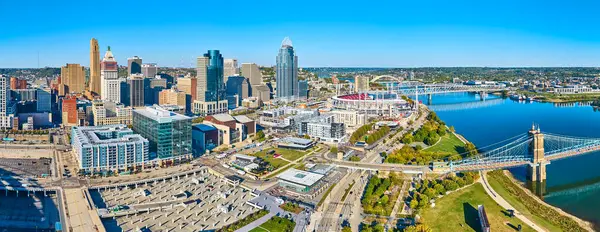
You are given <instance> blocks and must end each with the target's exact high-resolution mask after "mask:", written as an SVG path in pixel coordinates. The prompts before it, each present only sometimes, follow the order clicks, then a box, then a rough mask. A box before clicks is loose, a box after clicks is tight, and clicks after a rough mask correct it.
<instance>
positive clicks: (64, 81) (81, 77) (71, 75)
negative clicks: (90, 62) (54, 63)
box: [58, 64, 85, 96]
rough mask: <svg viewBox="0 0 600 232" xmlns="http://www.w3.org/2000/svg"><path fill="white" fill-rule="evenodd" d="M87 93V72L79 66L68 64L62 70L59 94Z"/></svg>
mask: <svg viewBox="0 0 600 232" xmlns="http://www.w3.org/2000/svg"><path fill="white" fill-rule="evenodd" d="M83 91H85V70H84V68H83V67H82V66H81V65H79V64H67V65H65V66H63V67H62V68H61V69H60V86H59V88H58V94H59V95H60V96H64V95H66V94H68V93H82V92H83Z"/></svg>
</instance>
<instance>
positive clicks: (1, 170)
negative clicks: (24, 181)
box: [0, 158, 52, 177]
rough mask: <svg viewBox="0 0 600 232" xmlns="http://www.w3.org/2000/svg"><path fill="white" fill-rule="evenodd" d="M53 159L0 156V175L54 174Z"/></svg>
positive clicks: (31, 175)
mask: <svg viewBox="0 0 600 232" xmlns="http://www.w3.org/2000/svg"><path fill="white" fill-rule="evenodd" d="M51 165H52V159H50V158H40V159H16V158H14V159H13V158H0V176H21V177H42V176H43V175H48V176H51V175H52V170H51Z"/></svg>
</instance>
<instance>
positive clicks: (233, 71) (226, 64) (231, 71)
mask: <svg viewBox="0 0 600 232" xmlns="http://www.w3.org/2000/svg"><path fill="white" fill-rule="evenodd" d="M239 74H240V73H239V70H238V62H237V60H236V59H224V60H223V83H227V78H229V77H230V76H237V75H239Z"/></svg>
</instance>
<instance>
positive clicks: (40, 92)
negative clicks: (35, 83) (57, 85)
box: [36, 88, 52, 112]
mask: <svg viewBox="0 0 600 232" xmlns="http://www.w3.org/2000/svg"><path fill="white" fill-rule="evenodd" d="M36 101H37V102H36V108H37V112H52V94H51V93H50V89H48V88H45V89H41V88H39V89H36Z"/></svg>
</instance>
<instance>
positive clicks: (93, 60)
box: [89, 38, 102, 95]
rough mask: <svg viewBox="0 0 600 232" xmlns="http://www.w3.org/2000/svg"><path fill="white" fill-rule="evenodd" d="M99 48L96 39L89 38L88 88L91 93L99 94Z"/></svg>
mask: <svg viewBox="0 0 600 232" xmlns="http://www.w3.org/2000/svg"><path fill="white" fill-rule="evenodd" d="M100 82H101V81H100V48H99V47H98V40H96V39H94V38H92V40H90V81H89V89H90V91H91V92H92V93H95V94H97V95H100V94H101V93H100V92H101V88H102V87H100Z"/></svg>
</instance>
